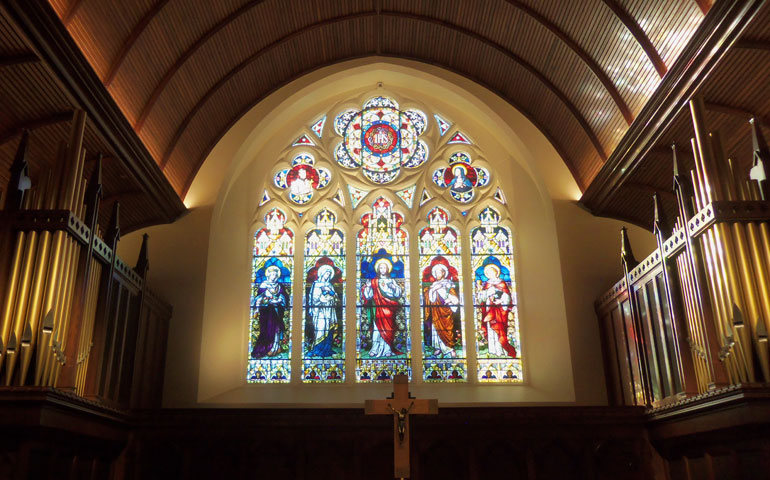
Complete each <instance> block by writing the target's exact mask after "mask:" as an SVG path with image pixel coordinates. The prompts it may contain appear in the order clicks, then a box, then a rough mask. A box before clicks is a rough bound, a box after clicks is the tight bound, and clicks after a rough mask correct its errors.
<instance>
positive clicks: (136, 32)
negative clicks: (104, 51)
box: [104, 0, 169, 88]
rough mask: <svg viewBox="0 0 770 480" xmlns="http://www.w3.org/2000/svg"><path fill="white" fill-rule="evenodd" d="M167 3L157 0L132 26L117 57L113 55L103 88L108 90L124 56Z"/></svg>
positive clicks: (166, 0)
mask: <svg viewBox="0 0 770 480" xmlns="http://www.w3.org/2000/svg"><path fill="white" fill-rule="evenodd" d="M168 2H169V0H159V1H158V2H157V3H156V4H155V5H153V6H152V8H151V9H150V10H149V11H148V12H147V13H146V14H145V15H144V16H143V17H142V19H141V20H139V23H137V24H136V25H134V28H133V29H132V30H131V33H130V34H129V35H128V37H127V38H126V40H125V41H124V42H123V45H121V46H120V50H118V53H117V55H115V59H114V60H113V61H112V65H110V68H109V69H108V70H107V75H105V76H104V86H105V87H108V88H109V86H110V85H111V84H112V81H113V80H114V79H115V74H116V73H118V69H119V68H120V66H121V65H122V64H123V60H125V59H126V56H128V52H130V51H131V48H132V47H133V46H134V44H135V43H136V41H137V40H138V39H139V37H140V36H141V35H142V33H143V32H144V29H145V28H147V25H149V24H150V22H151V21H152V19H153V18H155V16H156V15H157V14H158V13H159V12H160V11H161V10H162V9H163V7H164V6H166V4H167V3H168Z"/></svg>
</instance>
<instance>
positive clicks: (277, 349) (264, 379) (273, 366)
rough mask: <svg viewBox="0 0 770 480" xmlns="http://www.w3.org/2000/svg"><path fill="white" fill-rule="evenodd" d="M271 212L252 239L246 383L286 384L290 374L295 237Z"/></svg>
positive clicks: (278, 212) (274, 211) (280, 214)
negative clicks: (252, 252) (262, 226)
mask: <svg viewBox="0 0 770 480" xmlns="http://www.w3.org/2000/svg"><path fill="white" fill-rule="evenodd" d="M285 224H286V214H285V213H284V212H282V211H281V210H279V209H277V208H274V209H272V210H270V211H269V212H268V213H267V215H265V227H264V228H262V229H260V230H258V231H257V233H256V234H255V235H254V254H253V267H252V278H251V315H250V318H251V324H250V329H249V371H248V377H247V378H248V381H249V382H254V383H286V382H288V381H289V379H290V374H291V365H290V359H291V306H292V272H293V270H294V233H293V232H292V231H291V230H290V229H289V228H287V227H286V226H285Z"/></svg>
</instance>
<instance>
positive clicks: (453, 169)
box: [452, 165, 466, 175]
mask: <svg viewBox="0 0 770 480" xmlns="http://www.w3.org/2000/svg"><path fill="white" fill-rule="evenodd" d="M458 169H459V170H460V173H462V174H463V175H465V173H466V170H465V167H464V166H462V165H455V166H454V167H452V174H453V175H454V174H455V173H456V172H457V170H458Z"/></svg>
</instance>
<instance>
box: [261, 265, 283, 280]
mask: <svg viewBox="0 0 770 480" xmlns="http://www.w3.org/2000/svg"><path fill="white" fill-rule="evenodd" d="M273 270H275V271H276V272H278V276H279V277H280V276H281V269H280V268H278V267H276V266H275V265H270V266H269V267H267V268H266V269H265V276H267V274H268V273H269V272H271V271H273Z"/></svg>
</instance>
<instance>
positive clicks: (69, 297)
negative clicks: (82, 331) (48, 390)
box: [46, 150, 87, 386]
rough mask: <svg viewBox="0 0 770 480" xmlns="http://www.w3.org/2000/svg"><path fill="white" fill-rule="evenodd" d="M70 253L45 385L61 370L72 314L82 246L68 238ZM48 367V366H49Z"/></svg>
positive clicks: (79, 209) (77, 202)
mask: <svg viewBox="0 0 770 480" xmlns="http://www.w3.org/2000/svg"><path fill="white" fill-rule="evenodd" d="M85 156H86V152H85V150H83V152H82V155H81V158H80V165H79V170H78V175H79V176H78V177H77V178H78V179H79V180H80V182H79V183H80V185H79V186H78V188H77V190H76V193H75V196H74V204H73V205H72V209H73V212H74V213H75V216H77V217H78V218H79V219H82V218H83V195H85V191H86V183H87V182H86V180H85V179H84V178H82V175H83V168H84V165H85ZM69 243H70V254H69V257H70V258H69V261H68V268H67V270H65V275H66V276H67V278H66V287H65V289H64V292H66V294H65V296H64V301H63V302H62V328H61V329H60V332H59V333H60V336H59V339H58V342H59V352H58V355H57V356H58V357H60V359H58V361H57V362H56V363H53V368H52V374H53V375H52V377H51V378H49V379H48V381H47V382H46V385H50V386H55V385H56V381H57V379H58V377H59V371H60V370H61V367H62V365H63V363H62V361H63V359H64V358H65V357H64V352H65V351H66V348H67V332H68V331H69V324H70V317H71V314H72V301H73V297H74V288H75V279H76V276H77V275H76V274H77V265H78V259H79V258H80V251H81V250H82V247H81V245H80V243H78V242H77V241H75V240H73V239H70V240H69ZM49 368H50V367H49Z"/></svg>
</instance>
